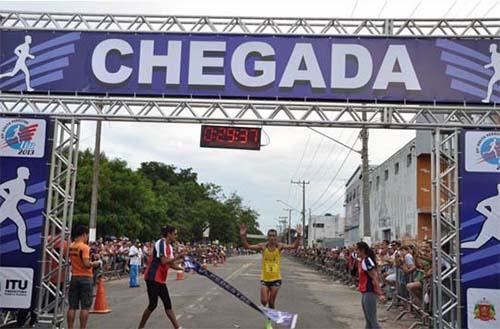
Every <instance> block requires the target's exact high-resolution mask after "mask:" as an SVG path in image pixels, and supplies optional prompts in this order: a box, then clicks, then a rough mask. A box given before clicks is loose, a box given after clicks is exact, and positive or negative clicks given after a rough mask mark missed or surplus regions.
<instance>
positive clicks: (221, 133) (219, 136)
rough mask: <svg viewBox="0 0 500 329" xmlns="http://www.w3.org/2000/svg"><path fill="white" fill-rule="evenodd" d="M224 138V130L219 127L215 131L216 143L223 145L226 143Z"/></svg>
mask: <svg viewBox="0 0 500 329" xmlns="http://www.w3.org/2000/svg"><path fill="white" fill-rule="evenodd" d="M224 137H226V128H224V127H219V128H218V131H217V141H218V142H220V143H224V142H225V141H226V139H225V138H224Z"/></svg>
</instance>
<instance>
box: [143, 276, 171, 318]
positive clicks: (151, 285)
mask: <svg viewBox="0 0 500 329" xmlns="http://www.w3.org/2000/svg"><path fill="white" fill-rule="evenodd" d="M146 287H147V289H148V298H149V305H148V310H150V311H151V312H153V311H154V310H155V308H156V306H158V297H160V299H161V301H162V302H163V307H165V310H166V311H168V310H171V309H172V302H171V301H170V295H169V293H168V289H167V286H166V285H165V284H164V283H158V282H156V281H153V280H146Z"/></svg>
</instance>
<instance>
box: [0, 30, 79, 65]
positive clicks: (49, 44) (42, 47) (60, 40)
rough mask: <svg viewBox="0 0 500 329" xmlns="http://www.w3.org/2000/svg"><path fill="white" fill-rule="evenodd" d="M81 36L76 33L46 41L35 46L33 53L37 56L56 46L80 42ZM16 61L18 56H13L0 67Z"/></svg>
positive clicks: (32, 49)
mask: <svg viewBox="0 0 500 329" xmlns="http://www.w3.org/2000/svg"><path fill="white" fill-rule="evenodd" d="M80 35H81V32H74V33H68V34H64V35H62V36H60V37H56V38H53V39H50V40H48V41H45V42H43V43H41V44H39V45H36V46H34V47H33V48H31V52H32V53H34V54H37V53H39V52H41V51H42V50H45V49H48V48H52V47H55V46H60V45H63V44H65V43H69V42H74V41H77V40H80ZM35 59H36V58H35ZM16 60H17V56H12V57H10V58H9V59H8V60H6V61H5V62H3V63H2V64H0V67H2V66H4V65H7V64H9V63H12V62H15V61H16Z"/></svg>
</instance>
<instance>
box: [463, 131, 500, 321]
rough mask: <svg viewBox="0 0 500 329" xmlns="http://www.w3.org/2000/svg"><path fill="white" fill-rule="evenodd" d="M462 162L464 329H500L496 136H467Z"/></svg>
mask: <svg viewBox="0 0 500 329" xmlns="http://www.w3.org/2000/svg"><path fill="white" fill-rule="evenodd" d="M460 149H461V153H460V154H461V161H460V167H461V170H460V177H461V178H460V187H459V188H460V242H461V244H460V275H461V292H462V296H461V298H462V310H463V311H462V326H461V327H462V328H481V329H487V328H491V329H493V328H495V329H497V328H499V327H500V314H499V313H498V312H500V131H465V132H464V133H462V136H461V148H460Z"/></svg>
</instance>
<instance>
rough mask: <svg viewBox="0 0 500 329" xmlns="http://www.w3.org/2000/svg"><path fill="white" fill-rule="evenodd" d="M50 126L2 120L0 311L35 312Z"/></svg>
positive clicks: (27, 119)
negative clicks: (30, 310) (32, 309)
mask: <svg viewBox="0 0 500 329" xmlns="http://www.w3.org/2000/svg"><path fill="white" fill-rule="evenodd" d="M51 131H52V121H49V120H45V119H34V118H30V117H21V118H18V117H0V309H29V308H32V307H34V305H35V300H36V285H37V280H38V278H39V276H40V262H41V258H42V236H43V229H44V223H45V218H44V216H43V214H44V212H45V207H46V203H47V189H48V178H49V170H50V158H51V142H49V141H50V139H49V136H51Z"/></svg>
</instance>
